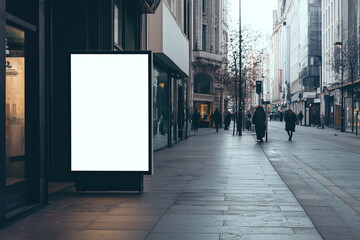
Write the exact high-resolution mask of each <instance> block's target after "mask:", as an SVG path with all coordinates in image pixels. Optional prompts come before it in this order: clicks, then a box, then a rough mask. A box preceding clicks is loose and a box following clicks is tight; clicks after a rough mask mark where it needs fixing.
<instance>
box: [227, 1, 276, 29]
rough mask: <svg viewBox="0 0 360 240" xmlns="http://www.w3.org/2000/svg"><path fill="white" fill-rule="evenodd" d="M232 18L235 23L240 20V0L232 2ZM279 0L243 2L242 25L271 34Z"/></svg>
mask: <svg viewBox="0 0 360 240" xmlns="http://www.w3.org/2000/svg"><path fill="white" fill-rule="evenodd" d="M229 2H230V4H231V7H230V9H231V18H232V21H233V22H234V23H237V22H238V20H237V19H238V18H239V0H230V1H229ZM277 2H278V0H241V12H242V17H241V25H242V26H244V25H248V24H249V25H251V26H252V27H253V28H255V29H257V30H260V31H262V32H263V35H266V34H267V33H269V34H270V32H271V30H272V12H273V10H275V9H276V8H277Z"/></svg>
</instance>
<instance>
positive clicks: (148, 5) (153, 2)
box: [139, 0, 161, 13]
mask: <svg viewBox="0 0 360 240" xmlns="http://www.w3.org/2000/svg"><path fill="white" fill-rule="evenodd" d="M160 2H161V0H139V3H140V9H141V10H140V11H141V12H142V13H155V11H156V9H157V7H158V6H159V5H160Z"/></svg>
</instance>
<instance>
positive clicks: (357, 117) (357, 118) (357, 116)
mask: <svg viewBox="0 0 360 240" xmlns="http://www.w3.org/2000/svg"><path fill="white" fill-rule="evenodd" d="M358 126H359V111H356V135H358Z"/></svg>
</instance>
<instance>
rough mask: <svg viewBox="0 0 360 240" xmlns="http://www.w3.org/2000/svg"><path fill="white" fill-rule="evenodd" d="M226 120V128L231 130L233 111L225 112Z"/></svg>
mask: <svg viewBox="0 0 360 240" xmlns="http://www.w3.org/2000/svg"><path fill="white" fill-rule="evenodd" d="M224 122H225V128H224V130H229V126H230V122H231V113H230V112H229V111H227V112H226V114H225V119H224Z"/></svg>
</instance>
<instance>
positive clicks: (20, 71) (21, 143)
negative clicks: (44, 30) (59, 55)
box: [5, 25, 25, 185]
mask: <svg viewBox="0 0 360 240" xmlns="http://www.w3.org/2000/svg"><path fill="white" fill-rule="evenodd" d="M5 51H6V65H5V69H6V108H5V109H6V184H7V185H9V184H12V183H15V182H18V181H21V180H23V179H24V177H25V32H24V31H23V30H21V29H18V28H15V27H12V26H10V25H6V39H5Z"/></svg>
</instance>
